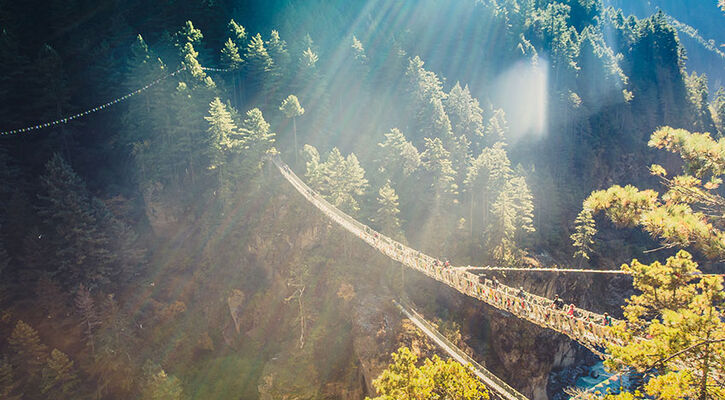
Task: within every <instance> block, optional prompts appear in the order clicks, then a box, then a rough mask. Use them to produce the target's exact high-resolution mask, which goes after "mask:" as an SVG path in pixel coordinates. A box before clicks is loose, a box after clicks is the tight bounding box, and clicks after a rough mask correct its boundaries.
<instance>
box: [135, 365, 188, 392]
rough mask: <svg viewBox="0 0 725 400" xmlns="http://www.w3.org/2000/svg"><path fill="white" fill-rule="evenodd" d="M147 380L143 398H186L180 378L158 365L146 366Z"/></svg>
mask: <svg viewBox="0 0 725 400" xmlns="http://www.w3.org/2000/svg"><path fill="white" fill-rule="evenodd" d="M145 369H146V370H147V371H146V374H147V375H146V382H145V385H144V390H143V392H142V394H141V398H140V399H141V400H182V399H184V398H185V396H184V393H183V388H182V386H181V382H180V381H179V379H178V378H177V377H175V376H173V375H168V374H167V373H166V372H165V371H164V370H163V369H161V367H159V366H158V365H150V366H148V367H147V368H145Z"/></svg>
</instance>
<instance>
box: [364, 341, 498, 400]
mask: <svg viewBox="0 0 725 400" xmlns="http://www.w3.org/2000/svg"><path fill="white" fill-rule="evenodd" d="M416 364H418V357H416V356H415V355H414V354H413V353H412V352H411V351H410V350H409V349H408V348H407V347H401V348H400V349H398V351H397V352H395V353H393V354H392V362H391V363H390V365H388V367H387V368H386V369H385V370H384V371H383V372H382V373H381V374H380V376H379V377H378V378H377V379H375V380H374V381H373V386H374V387H375V389H376V391H377V392H378V397H374V398H372V399H370V398H366V400H424V399H451V400H488V398H489V395H488V391H487V389H486V387H485V386H484V385H483V384H482V383H481V382H480V381H479V380H478V379H476V377H475V376H474V375H473V373H472V372H471V370H470V369H468V368H466V367H465V366H463V365H461V364H459V363H458V362H456V361H454V360H448V361H443V360H441V359H440V358H438V356H433V358H429V359H426V360H425V361H424V362H423V365H422V366H420V367H418V366H416Z"/></svg>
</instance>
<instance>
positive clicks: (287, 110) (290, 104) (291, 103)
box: [279, 94, 305, 165]
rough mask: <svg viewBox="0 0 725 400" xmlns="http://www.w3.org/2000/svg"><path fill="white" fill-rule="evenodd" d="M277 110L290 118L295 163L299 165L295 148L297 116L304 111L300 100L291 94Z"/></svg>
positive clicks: (297, 151)
mask: <svg viewBox="0 0 725 400" xmlns="http://www.w3.org/2000/svg"><path fill="white" fill-rule="evenodd" d="M279 110H280V111H282V113H283V114H284V116H285V117H287V118H291V119H292V132H293V133H294V137H295V142H294V146H295V148H294V150H295V165H299V163H298V162H297V153H299V150H298V148H297V117H300V116H302V114H304V113H305V109H304V108H302V106H300V101H299V100H298V99H297V96H295V95H293V94H291V95H289V96H287V98H286V99H284V101H283V102H282V105H280V106H279Z"/></svg>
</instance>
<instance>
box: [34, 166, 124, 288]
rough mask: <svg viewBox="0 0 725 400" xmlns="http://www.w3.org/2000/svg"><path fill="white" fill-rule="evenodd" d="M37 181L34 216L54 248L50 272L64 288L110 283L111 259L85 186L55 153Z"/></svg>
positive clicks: (108, 239)
mask: <svg viewBox="0 0 725 400" xmlns="http://www.w3.org/2000/svg"><path fill="white" fill-rule="evenodd" d="M40 180H41V186H42V187H43V194H42V195H41V196H40V199H41V205H40V207H39V209H38V213H39V215H41V216H42V217H43V218H45V219H46V222H47V224H48V229H49V230H50V232H49V236H50V239H49V241H50V244H51V245H52V248H54V249H55V259H54V264H55V265H54V266H56V269H55V270H54V271H53V273H54V274H55V275H57V277H58V279H59V280H60V281H61V282H62V283H63V284H65V285H66V286H73V285H76V284H78V283H84V284H86V285H89V286H90V287H96V286H99V285H103V284H106V283H108V282H110V277H111V276H112V275H113V274H114V273H115V272H116V271H114V267H113V262H114V261H115V256H114V254H112V252H111V251H110V249H109V247H110V238H109V237H108V235H107V233H106V232H103V231H101V230H99V223H98V220H97V217H96V215H95V212H94V209H93V207H92V204H91V199H90V196H89V194H88V191H87V189H86V187H85V184H84V183H83V182H82V181H81V179H80V177H78V175H76V174H75V172H74V171H73V170H72V169H71V167H70V166H69V165H68V164H67V163H66V162H65V161H64V160H63V158H62V157H61V156H60V155H58V154H56V155H54V156H53V158H51V160H50V161H48V163H47V164H46V168H45V174H44V175H43V176H41V179H40Z"/></svg>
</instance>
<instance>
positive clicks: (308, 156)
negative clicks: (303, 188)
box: [302, 144, 324, 191]
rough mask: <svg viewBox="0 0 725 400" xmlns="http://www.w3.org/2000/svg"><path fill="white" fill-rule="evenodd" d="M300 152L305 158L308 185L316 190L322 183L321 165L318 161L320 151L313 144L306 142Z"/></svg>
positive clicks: (322, 172)
mask: <svg viewBox="0 0 725 400" xmlns="http://www.w3.org/2000/svg"><path fill="white" fill-rule="evenodd" d="M302 154H303V157H304V159H305V178H306V179H307V183H308V185H309V186H310V187H311V188H313V189H314V190H316V191H319V190H320V189H321V188H322V184H323V177H324V171H323V165H322V164H321V163H320V153H319V152H318V151H317V148H315V146H312V145H309V144H306V145H304V146H303V148H302Z"/></svg>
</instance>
